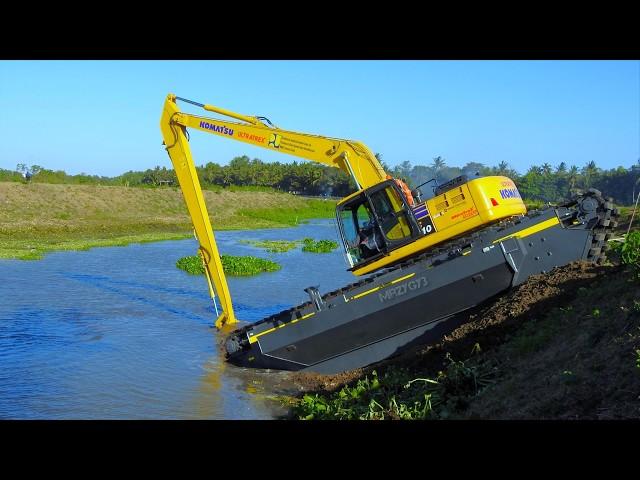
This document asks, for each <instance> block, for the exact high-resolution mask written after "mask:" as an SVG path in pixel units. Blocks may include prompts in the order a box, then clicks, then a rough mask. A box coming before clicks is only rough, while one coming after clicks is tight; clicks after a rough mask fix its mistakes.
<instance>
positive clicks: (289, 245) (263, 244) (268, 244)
mask: <svg viewBox="0 0 640 480" xmlns="http://www.w3.org/2000/svg"><path fill="white" fill-rule="evenodd" d="M240 243H244V244H247V245H251V246H252V247H256V248H264V249H265V250H266V251H267V252H269V253H283V252H288V251H289V250H293V249H294V248H296V247H297V246H298V242H297V241H296V240H240Z"/></svg>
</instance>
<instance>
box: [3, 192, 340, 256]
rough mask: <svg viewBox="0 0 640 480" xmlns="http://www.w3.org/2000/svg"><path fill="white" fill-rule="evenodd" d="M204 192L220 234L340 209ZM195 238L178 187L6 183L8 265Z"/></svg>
mask: <svg viewBox="0 0 640 480" xmlns="http://www.w3.org/2000/svg"><path fill="white" fill-rule="evenodd" d="M203 193H204V197H205V202H206V204H207V208H208V210H209V213H210V218H211V223H212V225H213V229H214V231H215V230H236V229H256V228H279V227H289V226H295V225H296V224H298V223H300V222H303V221H305V220H308V219H310V218H329V217H333V215H334V210H335V203H334V202H331V201H324V200H315V199H304V198H301V197H297V196H294V195H289V194H285V193H274V192H247V191H227V190H221V191H204V192H203ZM190 236H192V227H191V220H190V218H189V215H188V213H187V209H186V206H185V204H184V200H183V197H182V193H181V192H180V189H178V188H157V189H148V188H133V187H130V188H128V187H115V186H98V185H55V184H43V183H32V184H22V183H13V182H0V258H18V259H38V258H41V257H42V255H43V254H44V253H46V252H48V251H53V250H82V249H87V248H91V247H98V246H119V245H126V244H129V243H135V242H150V241H158V240H175V239H181V238H189V237H190Z"/></svg>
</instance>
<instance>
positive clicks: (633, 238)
mask: <svg viewBox="0 0 640 480" xmlns="http://www.w3.org/2000/svg"><path fill="white" fill-rule="evenodd" d="M620 258H621V259H622V263H623V264H625V265H630V266H631V268H633V269H634V270H635V272H636V275H637V276H638V277H639V278H640V231H639V230H636V231H635V232H629V233H628V234H627V235H625V239H624V243H623V244H622V246H621V248H620Z"/></svg>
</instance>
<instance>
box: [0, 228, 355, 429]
mask: <svg viewBox="0 0 640 480" xmlns="http://www.w3.org/2000/svg"><path fill="white" fill-rule="evenodd" d="M215 235H216V240H217V242H218V247H219V249H220V252H221V253H222V254H230V255H254V256H259V257H263V258H270V259H272V260H275V261H277V262H278V263H280V264H281V265H282V269H281V270H280V271H278V272H271V273H263V274H260V275H258V276H255V277H248V278H234V277H228V282H229V289H230V291H231V295H232V298H233V301H234V308H235V311H236V316H237V317H238V318H239V319H241V320H243V321H247V322H255V321H257V320H260V319H262V318H264V317H266V316H268V315H271V314H273V313H276V312H278V311H280V310H283V309H285V308H289V307H292V306H294V305H297V304H299V303H302V302H304V301H306V300H307V299H308V296H307V294H306V293H305V292H304V291H303V288H305V287H308V286H310V285H319V286H320V292H321V293H326V292H328V291H331V290H334V289H336V288H338V287H341V286H343V285H344V284H347V283H350V282H353V281H354V280H355V277H353V275H352V274H350V273H349V272H347V271H346V262H345V260H344V258H343V255H342V253H341V250H340V249H337V250H334V251H333V252H332V253H330V254H314V253H306V252H302V251H301V250H300V248H297V249H295V250H291V251H289V252H285V253H273V254H271V253H267V252H266V251H264V250H262V249H258V248H256V247H252V246H250V245H243V244H241V243H240V242H239V241H240V240H242V239H254V240H299V239H302V238H304V237H313V238H316V239H322V238H326V239H332V240H334V239H335V240H337V238H336V236H337V235H336V231H335V227H334V224H333V221H332V220H314V221H311V222H310V223H308V224H305V225H301V226H299V227H295V228H287V229H272V230H254V231H226V232H217V233H216V234H215ZM196 249H197V242H196V241H195V240H194V239H189V240H180V241H166V242H156V243H147V244H132V245H129V246H126V247H105V248H94V249H91V250H88V251H82V252H56V253H49V254H47V255H46V256H45V258H44V259H42V260H38V261H20V260H0V418H1V419H199V418H207V419H208V418H211V419H270V418H275V417H277V416H279V415H281V414H282V413H284V410H283V407H282V406H280V403H279V402H278V401H277V400H276V399H275V398H274V397H275V395H277V394H281V393H288V392H291V391H292V390H291V388H292V387H291V385H290V384H289V383H288V382H287V377H286V376H287V374H286V373H283V372H274V371H260V370H250V369H242V368H238V367H234V366H232V365H229V364H227V363H226V362H224V360H223V357H222V353H221V349H220V346H219V343H220V342H221V340H222V337H223V336H222V335H221V334H220V333H219V332H217V330H216V329H215V328H213V326H212V325H213V322H214V321H215V317H216V315H215V311H214V308H213V305H212V302H211V299H210V298H209V295H208V292H207V286H206V280H205V279H204V277H202V276H192V275H189V274H187V273H185V272H183V271H181V270H179V269H177V268H176V266H175V263H176V261H177V260H178V259H179V258H180V257H183V256H186V255H195V254H196Z"/></svg>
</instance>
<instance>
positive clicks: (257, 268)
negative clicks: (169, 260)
mask: <svg viewBox="0 0 640 480" xmlns="http://www.w3.org/2000/svg"><path fill="white" fill-rule="evenodd" d="M220 258H221V260H222V268H223V270H224V273H226V274H227V275H232V276H236V277H246V276H249V275H257V274H259V273H262V272H275V271H277V270H280V268H281V267H280V265H278V264H277V263H276V262H272V261H271V260H265V259H264V258H258V257H251V256H234V255H222V256H221V257H220ZM176 267H178V268H179V269H181V270H184V271H185V272H187V273H190V274H192V275H203V274H204V266H203V265H202V260H201V259H200V257H199V256H198V255H192V256H188V257H182V258H180V259H179V260H178V261H177V262H176Z"/></svg>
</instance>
